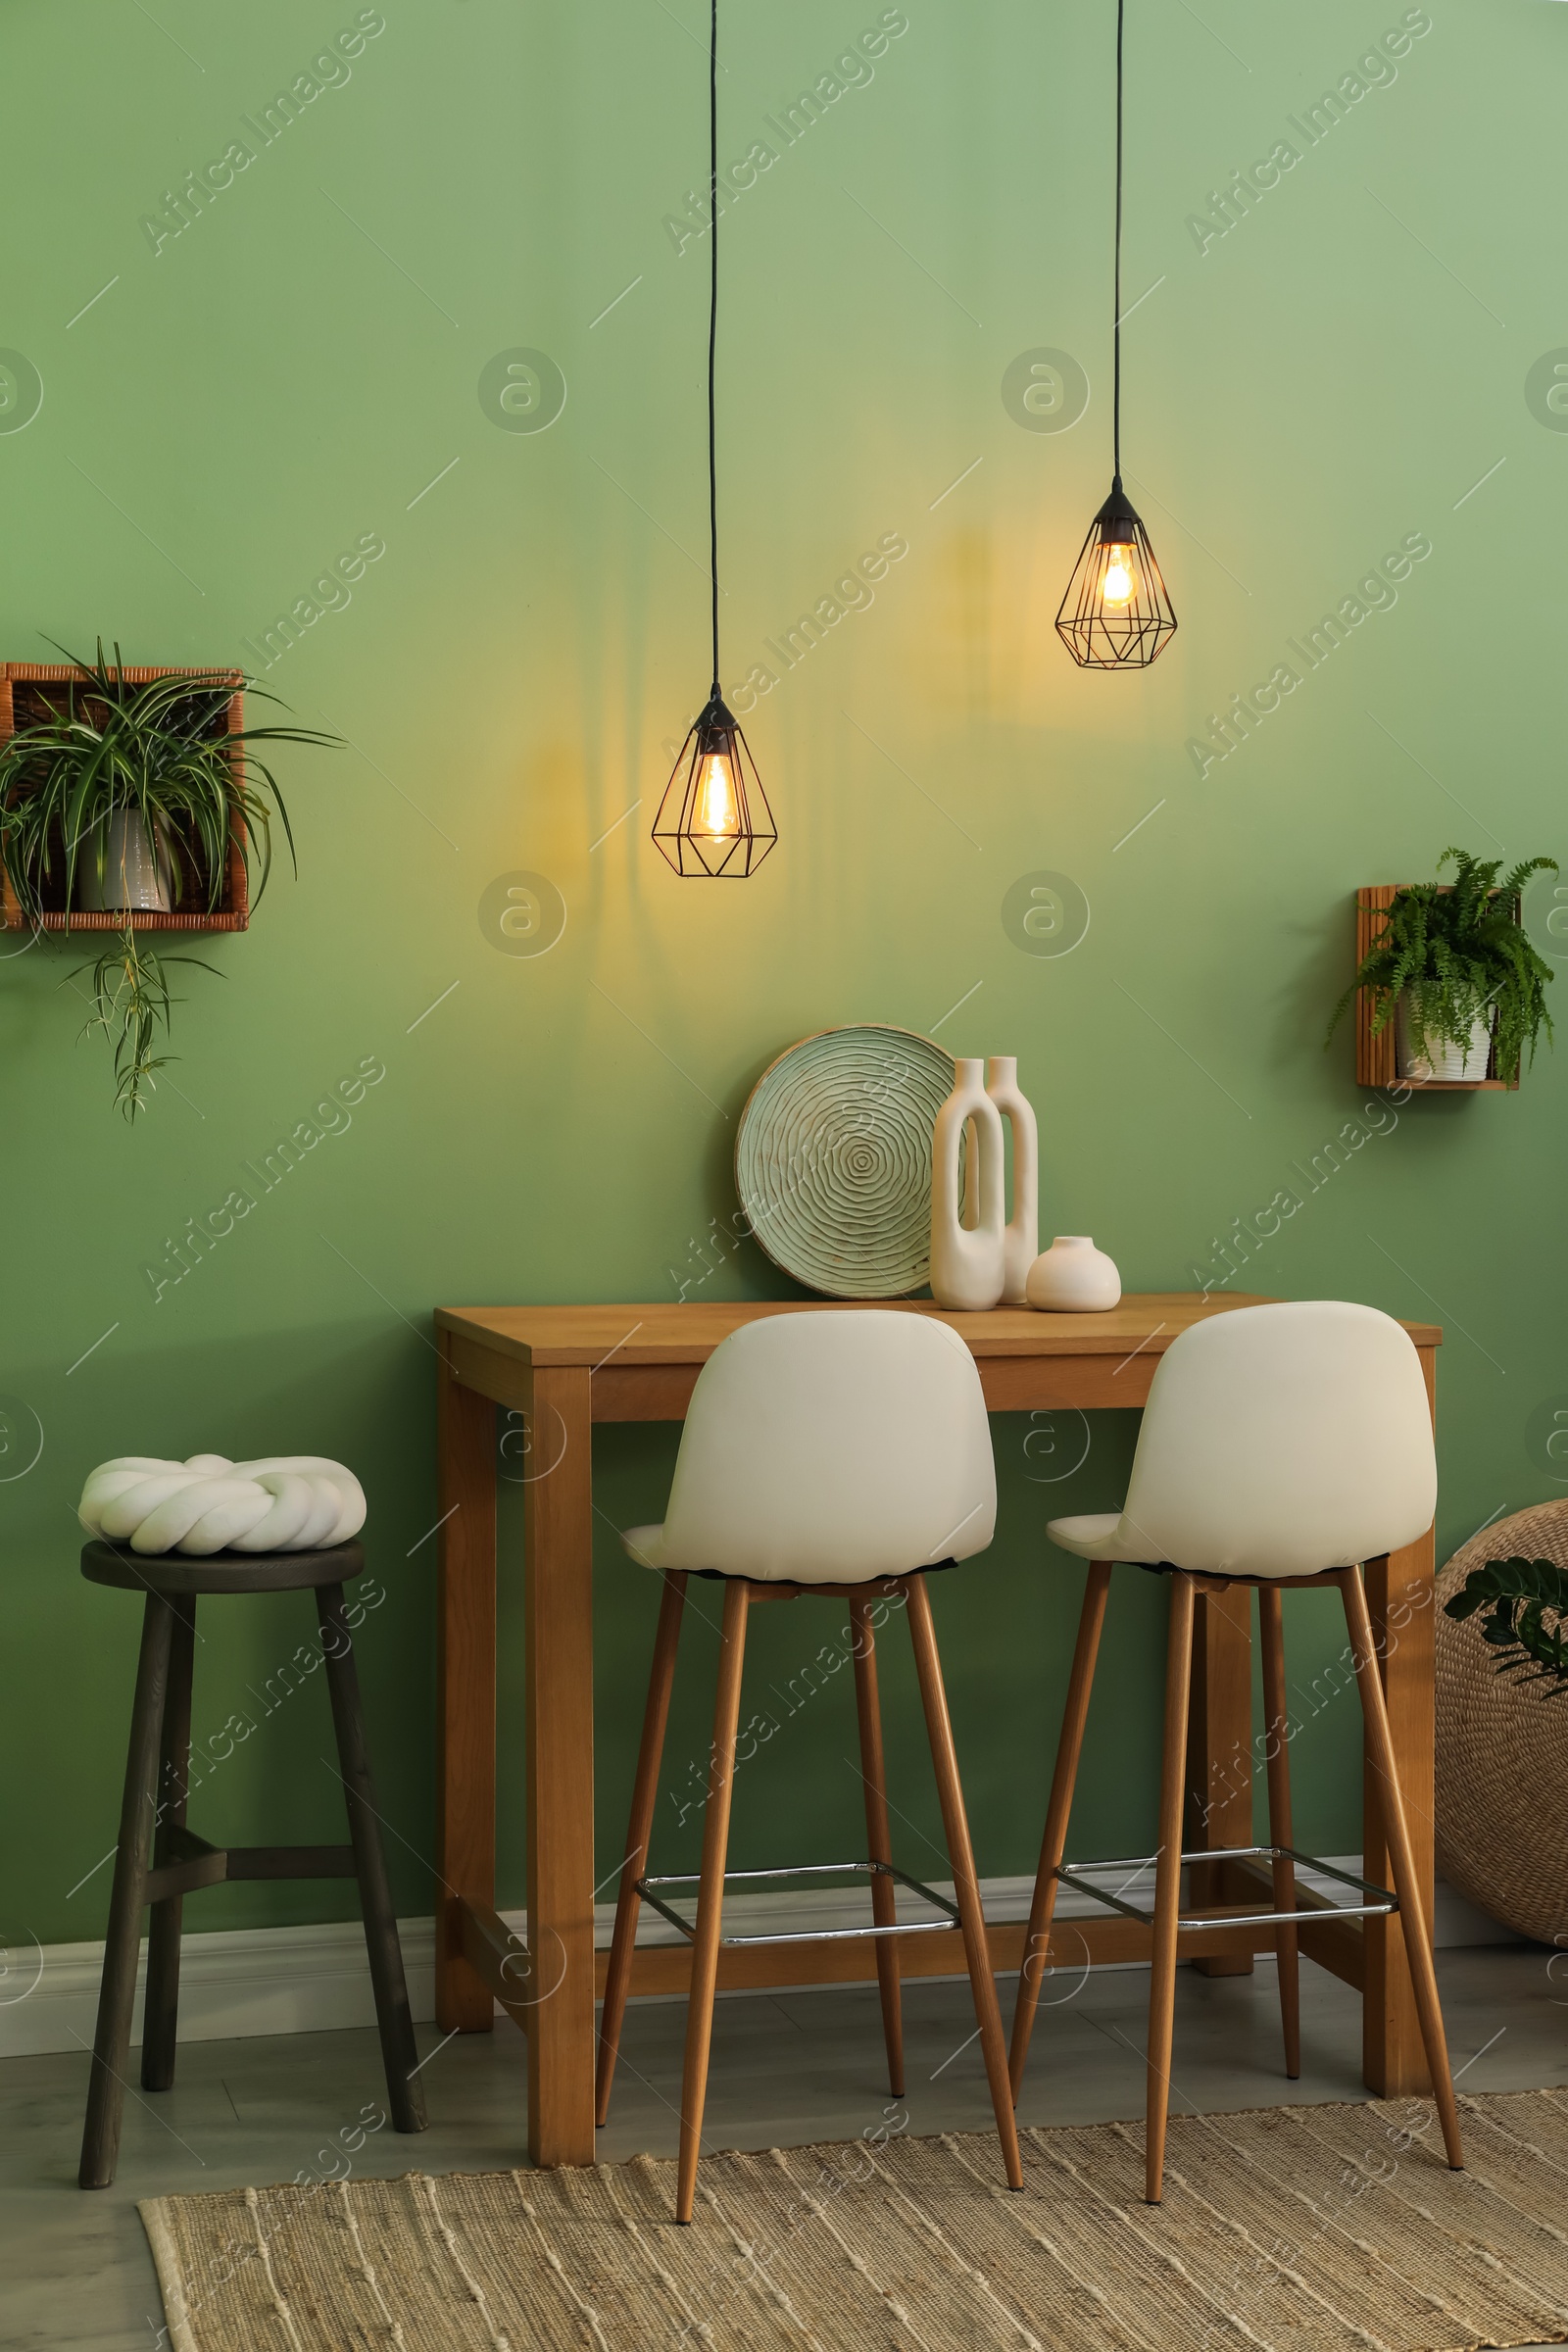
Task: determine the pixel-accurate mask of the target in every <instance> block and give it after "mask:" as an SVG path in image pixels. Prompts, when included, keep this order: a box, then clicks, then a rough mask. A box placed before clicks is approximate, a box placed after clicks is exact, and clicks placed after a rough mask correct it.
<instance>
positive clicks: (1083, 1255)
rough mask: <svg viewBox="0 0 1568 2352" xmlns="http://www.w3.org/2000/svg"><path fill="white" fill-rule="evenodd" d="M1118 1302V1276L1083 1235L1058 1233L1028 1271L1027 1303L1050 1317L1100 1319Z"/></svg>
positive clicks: (1104, 1256) (1119, 1282)
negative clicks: (1068, 1316)
mask: <svg viewBox="0 0 1568 2352" xmlns="http://www.w3.org/2000/svg"><path fill="white" fill-rule="evenodd" d="M1028 1299H1029V1304H1030V1305H1031V1306H1038V1307H1040V1308H1042V1309H1043V1310H1044V1312H1045V1313H1047V1314H1052V1315H1103V1314H1104V1313H1106V1312H1107V1310H1108V1309H1109V1308H1111V1307H1113V1306H1115V1305H1116V1304H1117V1303H1118V1302H1119V1300H1120V1299H1121V1276H1120V1275H1119V1274H1118V1273H1117V1271H1116V1268H1115V1266H1114V1264H1113V1263H1112V1261H1111V1260H1110V1259H1109V1258H1108V1257H1107V1256H1106V1255H1105V1252H1104V1251H1103V1250H1097V1249H1096V1248H1095V1245H1094V1243H1093V1242H1092V1241H1091V1240H1090V1238H1089V1236H1088V1234H1087V1233H1058V1234H1057V1236H1056V1238H1055V1240H1054V1242H1053V1243H1052V1245H1051V1248H1050V1249H1049V1250H1046V1251H1045V1252H1044V1253H1043V1254H1042V1255H1041V1256H1039V1257H1037V1258H1036V1259H1035V1262H1034V1264H1033V1265H1032V1266H1031V1267H1030V1269H1029V1282H1028Z"/></svg>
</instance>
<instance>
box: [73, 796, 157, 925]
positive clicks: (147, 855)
mask: <svg viewBox="0 0 1568 2352" xmlns="http://www.w3.org/2000/svg"><path fill="white" fill-rule="evenodd" d="M100 857H101V858H102V860H103V866H102V871H100V870H99V859H100ZM173 878H174V876H173V861H172V858H171V857H170V854H169V843H168V841H167V840H166V839H165V838H164V834H163V829H162V827H161V826H160V827H159V828H158V829H157V841H156V843H154V842H152V841H149V840H148V838H147V828H146V826H145V825H144V824H143V823H142V821H141V818H140V816H139V815H138V814H137V813H136V811H135V810H134V809H116V810H115V811H114V813H113V815H112V816H109V817H107V818H105V820H104V822H103V823H102V824H101V825H98V826H96V827H95V828H94V830H93V831H92V833H90V834H89V836H88V838H87V840H86V842H85V844H84V845H83V855H82V856H81V857H80V858H78V860H77V864H76V895H77V898H78V899H79V901H80V903H81V906H82V907H83V908H85V909H86V910H87V911H88V912H89V913H93V914H103V913H106V912H108V911H109V910H110V909H112V908H119V907H135V908H138V909H140V910H141V911H142V912H144V913H156V914H167V913H168V912H169V908H170V905H171V903H172V890H173Z"/></svg>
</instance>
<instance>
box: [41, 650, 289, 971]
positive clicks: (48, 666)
mask: <svg viewBox="0 0 1568 2352" xmlns="http://www.w3.org/2000/svg"><path fill="white" fill-rule="evenodd" d="M124 674H125V676H126V677H127V678H128V679H129V680H130V682H131V683H132V684H133V685H136V686H144V685H146V684H148V683H149V682H150V681H151V680H152V679H153V678H219V679H221V680H222V681H223V682H224V683H225V684H226V685H228V686H230V687H231V688H232V690H233V691H232V692H231V693H230V695H229V698H228V701H227V703H226V704H225V706H224V708H223V710H222V711H221V712H220V713H219V714H218V716H217V718H216V719H215V731H218V730H219V729H221V732H222V733H224V734H226V735H235V734H237V733H238V732H239V730H240V728H241V727H242V726H243V725H244V724H245V695H244V685H245V672H244V671H243V670H242V669H216V668H215V669H132V668H130V667H128V666H127V668H126V670H125V672H124ZM73 680H74V681H76V682H78V683H80V682H83V680H82V672H81V671H80V670H79V669H77V668H75V667H74V665H73V663H71V662H0V747H3V746H4V745H5V744H7V743H9V742H10V740H11V738H12V736H13V735H14V734H16V732H17V730H18V728H19V727H26V726H34V725H36V724H37V723H38V721H39V720H40V719H41V718H43V717H44V716H45V714H46V713H47V712H48V711H60V710H63V709H64V708H65V703H66V689H67V687H68V686H70V685H71V684H72V682H73ZM242 757H243V754H242V753H241V751H240V749H239V747H238V746H237V745H231V746H230V748H229V753H228V758H229V761H230V764H231V765H232V766H233V767H234V769H235V772H236V774H237V773H238V771H239V762H240V760H241V758H242ZM178 854H180V853H179V852H178V851H177V850H176V855H178ZM183 862H184V864H185V869H186V871H185V881H186V886H187V889H190V888H192V887H194V888H195V890H196V892H197V897H198V904H197V906H196V907H194V908H191V907H190V906H189V903H188V902H187V906H186V907H184V908H181V909H177V910H175V911H173V912H171V913H169V914H161V913H158V912H156V911H153V910H151V909H143V908H140V907H128V908H111V909H109V910H107V911H106V912H104V913H97V912H91V911H89V910H88V909H86V908H85V907H69V908H68V907H65V906H64V905H63V904H62V905H60V906H58V907H46V908H45V909H44V913H43V916H42V924H41V927H42V929H44V930H45V931H123V929H124V928H125V927H126V925H127V923H128V925H129V927H130V929H131V930H132V931H185V932H197V931H248V930H249V929H250V921H251V911H250V890H249V877H248V875H247V873H246V870H245V857H244V851H243V848H242V845H241V840H240V836H239V835H238V833H237V832H236V833H231V834H230V836H229V843H228V870H227V872H226V873H225V874H224V877H223V895H222V897H221V900H220V902H219V904H218V906H217V907H213V908H211V909H209V908H208V907H205V906H203V905H201V904H200V903H199V901H200V896H201V882H200V878H199V877H198V876H197V874H196V871H195V865H194V860H193V859H191V858H190V857H189V855H188V853H185V854H184V858H183ZM27 928H28V922H27V917H26V916H25V914H24V913H23V911H22V908H21V907H20V906H19V905H18V902H17V894H16V892H15V890H14V889H13V888H12V884H11V877H10V875H9V874H8V873H7V872H6V870H5V864H4V860H3V859H0V929H4V930H7V931H23V930H25V929H27Z"/></svg>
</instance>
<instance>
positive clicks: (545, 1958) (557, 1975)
mask: <svg viewBox="0 0 1568 2352" xmlns="http://www.w3.org/2000/svg"><path fill="white" fill-rule="evenodd" d="M590 1377H591V1376H590V1374H589V1372H588V1371H587V1369H586V1367H581V1368H577V1367H568V1368H545V1369H540V1370H537V1371H535V1373H534V1375H533V1401H532V1408H531V1410H530V1413H529V1416H528V1426H529V1440H530V1443H529V1450H528V1463H529V1477H528V1483H527V1486H526V1488H525V1490H524V1533H523V1541H524V1548H525V1562H524V1588H523V1595H524V1597H523V1612H524V1616H523V1622H524V1641H525V1673H526V1701H525V1703H526V1708H527V1727H526V1743H527V1775H528V1777H527V1821H528V1953H529V1986H530V1993H531V1999H532V2003H533V2006H532V2009H531V2013H530V2016H529V2021H528V2153H529V2155H530V2157H531V2158H532V2160H533V2162H534V2163H535V2164H592V2163H593V2161H594V2050H595V2034H594V1656H593V1480H592V1422H591V1406H590V1394H589V1384H590Z"/></svg>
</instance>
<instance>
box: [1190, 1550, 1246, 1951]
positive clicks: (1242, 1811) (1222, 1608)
mask: <svg viewBox="0 0 1568 2352" xmlns="http://www.w3.org/2000/svg"><path fill="white" fill-rule="evenodd" d="M1184 1835H1185V1842H1186V1845H1187V1848H1188V1850H1189V1852H1191V1851H1192V1849H1193V1848H1194V1847H1195V1846H1209V1845H1213V1846H1221V1845H1250V1844H1251V1843H1252V1595H1251V1592H1250V1588H1249V1587H1247V1586H1245V1585H1242V1586H1238V1587H1237V1588H1235V1589H1234V1590H1233V1591H1231V1592H1229V1593H1199V1595H1198V1605H1197V1612H1196V1616H1195V1620H1194V1626H1193V1685H1192V1711H1191V1714H1190V1715H1189V1717H1188V1732H1187V1818H1186V1829H1185V1833H1184ZM1192 1899H1193V1901H1194V1903H1195V1904H1201V1903H1218V1902H1222V1901H1224V1899H1225V1896H1224V1893H1223V1890H1222V1888H1221V1887H1220V1885H1219V1873H1218V1872H1217V1871H1216V1870H1212V1869H1209V1868H1207V1867H1206V1866H1205V1865H1203V1864H1201V1863H1195V1864H1194V1866H1193V1872H1192ZM1193 1966H1194V1968H1195V1969H1197V1970H1198V1972H1199V1974H1200V1975H1201V1976H1205V1977H1250V1975H1251V1973H1252V1955H1251V1953H1250V1952H1236V1953H1214V1954H1211V1955H1210V1956H1209V1957H1207V1958H1200V1959H1197V1960H1195V1961H1194V1962H1193Z"/></svg>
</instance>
